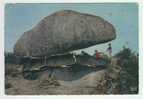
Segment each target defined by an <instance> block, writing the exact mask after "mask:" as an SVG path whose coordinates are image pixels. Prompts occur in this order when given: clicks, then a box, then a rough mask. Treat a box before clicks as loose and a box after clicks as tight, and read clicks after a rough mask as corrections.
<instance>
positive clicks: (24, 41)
mask: <svg viewBox="0 0 143 99" xmlns="http://www.w3.org/2000/svg"><path fill="white" fill-rule="evenodd" d="M115 37H116V34H115V29H114V27H113V26H112V24H110V23H109V22H107V21H105V20H104V19H102V18H101V17H99V16H95V15H89V14H84V13H79V12H76V11H71V10H63V11H58V12H55V13H53V14H51V15H49V16H47V17H45V18H44V19H42V20H41V21H40V22H39V23H38V24H37V25H36V26H35V27H34V28H32V29H31V30H29V31H27V32H25V33H24V34H23V35H22V36H21V38H20V39H19V40H18V41H17V43H16V44H15V46H14V53H15V55H17V56H45V55H46V56H51V55H56V54H63V53H66V52H69V51H73V50H77V49H82V48H87V47H90V46H93V45H96V44H99V43H104V42H107V41H110V40H113V39H115Z"/></svg>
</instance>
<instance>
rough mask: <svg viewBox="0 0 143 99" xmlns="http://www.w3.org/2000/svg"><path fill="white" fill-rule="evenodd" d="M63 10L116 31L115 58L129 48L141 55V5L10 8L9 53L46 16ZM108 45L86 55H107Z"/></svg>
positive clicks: (7, 24) (7, 22) (91, 49)
mask: <svg viewBox="0 0 143 99" xmlns="http://www.w3.org/2000/svg"><path fill="white" fill-rule="evenodd" d="M60 10H75V11H79V12H82V13H88V14H93V15H96V16H100V17H102V18H103V19H105V20H107V21H108V22H110V23H111V24H113V26H114V27H115V29H116V35H117V37H116V39H115V40H113V41H111V44H112V49H113V54H115V53H117V52H119V51H120V50H121V49H122V47H123V45H125V44H126V45H127V46H128V47H129V48H131V49H132V50H133V51H135V52H138V5H137V4H136V3H111V4H110V3H106V4H104V3H101V4H96V3H93V4H48V3H47V4H42V3H41V4H22V3H21V4H6V6H5V51H7V52H13V47H14V44H15V43H16V41H17V40H18V39H19V38H20V36H21V35H22V34H23V33H24V32H25V31H28V30H30V29H32V28H33V27H34V26H36V24H37V23H38V22H39V21H40V20H41V19H43V18H44V17H45V16H48V15H50V14H52V13H54V12H56V11H60ZM108 43H109V42H107V43H103V44H99V45H95V46H92V47H89V48H86V49H83V51H86V52H87V53H89V54H93V53H94V50H95V49H97V50H99V51H101V52H105V53H106V49H107V47H108ZM80 51H81V50H79V51H78V52H80Z"/></svg>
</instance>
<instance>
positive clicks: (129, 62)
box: [115, 48, 138, 94]
mask: <svg viewBox="0 0 143 99" xmlns="http://www.w3.org/2000/svg"><path fill="white" fill-rule="evenodd" d="M115 57H118V58H119V62H118V64H119V65H120V66H121V68H122V70H121V73H120V78H119V89H120V93H126V94H128V93H133V94H136V93H138V54H135V53H134V52H132V51H131V49H130V48H123V50H121V51H120V52H119V53H117V54H116V55H115Z"/></svg>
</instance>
